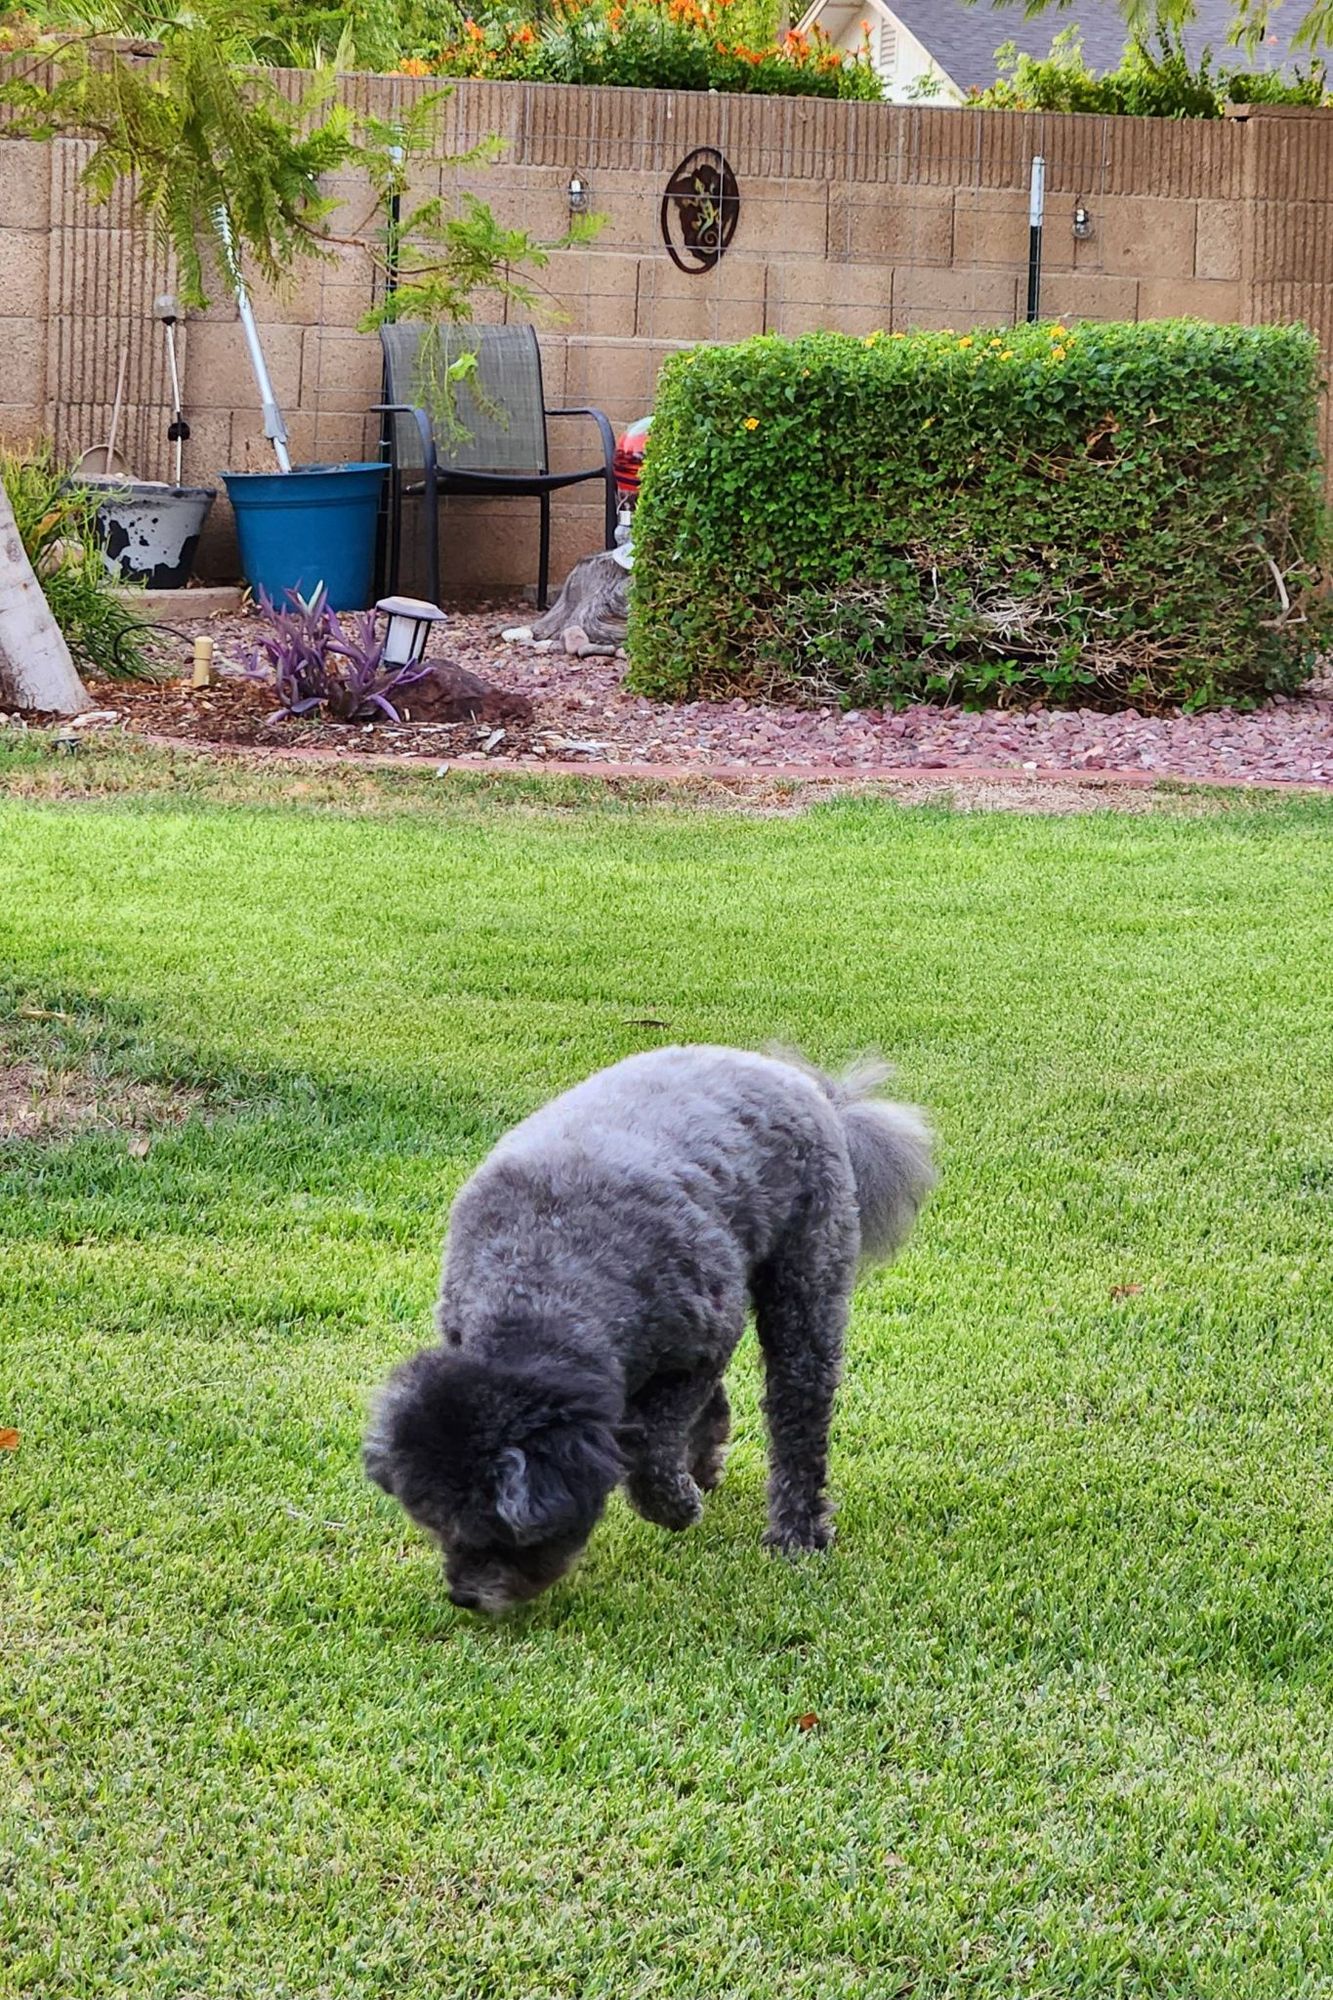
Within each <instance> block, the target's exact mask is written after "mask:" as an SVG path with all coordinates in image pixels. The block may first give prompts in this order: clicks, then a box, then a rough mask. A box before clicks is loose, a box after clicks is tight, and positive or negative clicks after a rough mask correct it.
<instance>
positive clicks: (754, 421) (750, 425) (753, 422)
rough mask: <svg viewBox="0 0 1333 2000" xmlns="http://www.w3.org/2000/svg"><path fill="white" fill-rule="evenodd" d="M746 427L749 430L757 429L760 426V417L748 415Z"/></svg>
mask: <svg viewBox="0 0 1333 2000" xmlns="http://www.w3.org/2000/svg"><path fill="white" fill-rule="evenodd" d="M745 428H746V430H747V431H757V430H758V428H759V419H758V417H747V418H746V419H745Z"/></svg>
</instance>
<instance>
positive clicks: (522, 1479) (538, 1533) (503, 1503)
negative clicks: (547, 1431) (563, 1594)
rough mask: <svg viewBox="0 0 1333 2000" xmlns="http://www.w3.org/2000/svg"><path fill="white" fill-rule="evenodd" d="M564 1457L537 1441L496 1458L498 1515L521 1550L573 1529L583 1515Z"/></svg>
mask: <svg viewBox="0 0 1333 2000" xmlns="http://www.w3.org/2000/svg"><path fill="white" fill-rule="evenodd" d="M563 1456H564V1454H557V1453H555V1452H553V1451H552V1449H551V1444H550V1440H549V1439H540V1438H539V1439H534V1440H533V1441H532V1442H531V1443H530V1444H529V1445H528V1447H527V1449H526V1450H525V1449H524V1448H523V1447H521V1446H519V1445H506V1446H505V1448H504V1450H503V1451H501V1452H499V1453H498V1454H497V1470H498V1478H497V1482H496V1491H495V1511H496V1513H497V1514H498V1515H499V1517H500V1519H501V1520H502V1521H503V1522H504V1524H505V1526H506V1527H507V1528H508V1530H509V1532H510V1533H511V1534H512V1535H513V1537H514V1539H515V1541H516V1542H518V1543H519V1545H520V1546H522V1544H523V1543H524V1542H540V1541H543V1540H544V1539H545V1538H546V1537H547V1536H548V1535H556V1534H559V1532H560V1531H561V1529H562V1528H568V1527H571V1526H572V1525H573V1524H574V1522H575V1521H576V1520H577V1519H578V1517H579V1515H580V1513H581V1512H582V1511H583V1509H582V1505H581V1503H580V1501H579V1500H578V1498H577V1497H576V1495H575V1494H574V1493H573V1492H572V1491H571V1488H570V1481H569V1478H568V1476H567V1472H568V1468H567V1467H565V1466H563V1465H562V1464H561V1463H560V1458H561V1457H563Z"/></svg>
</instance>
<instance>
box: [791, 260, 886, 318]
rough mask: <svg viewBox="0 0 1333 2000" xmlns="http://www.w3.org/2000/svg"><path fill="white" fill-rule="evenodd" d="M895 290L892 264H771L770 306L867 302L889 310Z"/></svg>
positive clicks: (845, 304) (854, 304) (869, 307)
mask: <svg viewBox="0 0 1333 2000" xmlns="http://www.w3.org/2000/svg"><path fill="white" fill-rule="evenodd" d="M892 293H893V268H892V266H891V265H889V264H815V263H805V264H787V263H782V264H770V265H769V267H768V288H767V300H766V303H767V306H768V310H769V313H770V316H771V314H772V312H773V311H774V309H775V308H777V307H781V306H798V305H799V306H824V305H829V306H843V307H846V306H864V307H866V308H868V309H870V310H872V311H873V310H877V311H881V312H883V313H885V314H887V312H888V310H889V301H890V298H891V296H892Z"/></svg>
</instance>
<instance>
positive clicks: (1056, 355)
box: [1051, 347, 1065, 361]
mask: <svg viewBox="0 0 1333 2000" xmlns="http://www.w3.org/2000/svg"><path fill="white" fill-rule="evenodd" d="M1064 358H1065V350H1064V348H1063V347H1053V348H1052V349H1051V359H1052V361H1063V360H1064Z"/></svg>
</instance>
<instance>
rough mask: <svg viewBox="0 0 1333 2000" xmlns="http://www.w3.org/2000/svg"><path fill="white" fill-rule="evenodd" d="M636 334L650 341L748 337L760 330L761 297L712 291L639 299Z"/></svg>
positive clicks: (729, 339)
mask: <svg viewBox="0 0 1333 2000" xmlns="http://www.w3.org/2000/svg"><path fill="white" fill-rule="evenodd" d="M637 327H638V331H639V333H640V334H641V335H642V336H643V337H644V338H645V339H650V340H659V341H661V340H667V341H679V342H680V343H681V344H682V345H689V344H691V343H694V342H698V341H733V340H748V339H749V338H750V336H751V334H755V333H762V332H763V330H764V304H763V300H762V299H728V298H725V297H719V296H718V295H717V294H716V293H714V294H713V295H712V296H711V297H710V296H707V295H705V294H703V293H697V294H695V295H694V296H693V297H691V298H657V299H654V298H648V299H643V298H641V299H640V300H639V317H638V321H637Z"/></svg>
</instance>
